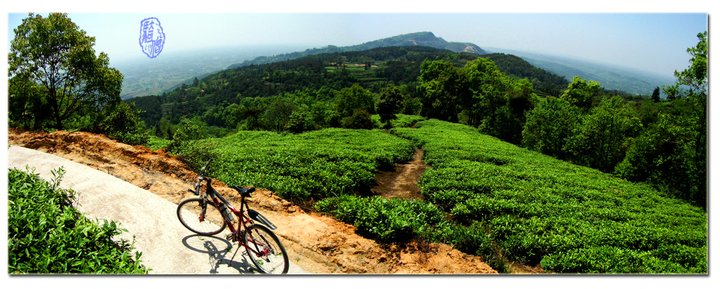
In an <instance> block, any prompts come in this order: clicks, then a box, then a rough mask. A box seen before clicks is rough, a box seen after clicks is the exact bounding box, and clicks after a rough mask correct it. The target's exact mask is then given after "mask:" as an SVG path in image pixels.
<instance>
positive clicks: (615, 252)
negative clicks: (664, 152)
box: [193, 120, 708, 274]
mask: <svg viewBox="0 0 720 289" xmlns="http://www.w3.org/2000/svg"><path fill="white" fill-rule="evenodd" d="M416 122H417V120H413V121H411V122H408V123H407V124H405V125H410V124H412V125H414V126H415V128H407V127H399V126H398V127H396V128H395V129H393V130H392V131H391V132H392V134H390V133H387V132H386V131H383V130H349V129H336V128H333V129H323V130H319V131H312V132H307V133H302V134H278V133H273V132H257V131H240V132H238V133H236V134H234V135H231V136H228V137H225V138H219V139H206V140H201V141H197V142H195V143H194V144H193V146H194V147H196V148H202V149H204V150H207V151H208V153H209V155H213V156H214V157H215V158H216V160H215V161H214V162H213V167H212V175H214V176H215V177H217V178H219V179H221V180H223V181H224V182H226V183H229V184H231V185H253V186H257V187H264V188H268V189H270V190H273V191H275V192H277V193H278V194H280V195H281V196H283V197H285V198H287V199H290V200H292V201H294V202H298V203H305V204H313V203H314V204H315V208H316V209H318V210H319V211H321V212H326V213H329V214H332V215H334V216H335V217H337V218H338V219H340V220H343V221H345V222H348V223H351V224H354V225H355V226H356V227H357V228H358V233H359V234H361V235H364V236H367V237H370V238H374V239H377V240H379V241H382V242H404V241H407V240H410V239H413V238H422V239H426V240H429V241H433V242H443V243H447V244H450V245H453V246H454V247H455V248H457V249H459V250H461V251H464V252H467V253H470V254H475V255H479V256H483V257H485V259H486V262H488V263H490V265H491V266H493V267H495V268H496V269H498V270H501V271H502V270H503V266H505V264H507V262H508V261H514V262H519V263H522V264H527V265H530V266H536V265H540V266H541V267H542V268H543V269H544V270H546V271H548V272H559V273H578V272H580V273H693V274H697V273H707V262H708V246H707V244H708V243H707V240H708V238H707V232H708V225H707V213H706V212H705V211H704V210H703V209H702V208H700V207H697V206H693V205H690V204H688V203H686V202H684V201H680V200H677V199H674V198H670V197H667V196H665V195H664V194H663V193H662V192H658V191H657V190H655V189H653V188H651V187H650V186H649V185H644V184H636V183H631V182H628V181H624V180H622V179H619V178H615V177H613V176H612V175H609V174H605V173H602V172H600V171H597V170H594V169H590V168H587V167H582V166H577V165H573V164H571V163H568V162H564V161H560V160H557V159H554V158H552V157H548V156H545V155H543V154H540V153H537V152H533V151H529V150H526V149H523V148H520V147H517V146H515V145H512V144H509V143H506V142H503V141H500V140H498V139H496V138H493V137H490V136H487V135H483V134H481V133H479V132H478V131H477V130H476V129H474V128H472V127H468V126H464V125H460V124H453V123H449V122H444V121H438V120H427V121H420V122H417V123H416ZM416 147H421V148H422V149H424V150H425V162H426V163H427V164H428V165H429V167H428V169H427V170H426V171H425V172H424V174H423V176H422V177H421V179H420V182H419V186H420V188H421V192H422V194H423V195H424V196H425V200H424V201H422V200H385V199H382V198H379V197H362V193H367V192H368V190H367V188H369V187H370V186H372V185H373V184H374V175H375V173H376V172H377V171H379V170H382V169H388V168H390V167H391V165H392V164H394V163H397V162H402V161H407V160H409V159H410V158H411V155H412V153H413V151H414V149H415V148H416ZM358 193H361V194H360V195H358Z"/></svg>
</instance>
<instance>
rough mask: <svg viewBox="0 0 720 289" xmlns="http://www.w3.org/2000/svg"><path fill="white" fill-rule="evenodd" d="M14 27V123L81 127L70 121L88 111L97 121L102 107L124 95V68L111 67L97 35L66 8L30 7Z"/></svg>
mask: <svg viewBox="0 0 720 289" xmlns="http://www.w3.org/2000/svg"><path fill="white" fill-rule="evenodd" d="M14 32H15V38H14V39H13V40H12V41H11V44H10V53H9V54H8V56H9V59H8V61H9V65H10V67H9V68H10V69H9V77H10V79H15V80H11V81H10V85H11V87H10V91H11V93H12V95H11V97H10V98H11V102H12V103H14V104H15V105H18V106H17V107H18V108H17V109H13V110H11V114H10V119H11V120H13V121H12V123H14V124H27V125H32V126H33V127H34V128H44V127H46V126H47V127H52V128H55V129H64V128H77V126H75V127H68V124H67V123H66V121H68V120H70V119H72V118H74V117H78V116H89V117H92V118H93V120H92V121H93V122H96V123H97V122H99V120H100V117H101V116H102V115H99V114H98V112H100V111H102V110H103V109H104V108H105V107H107V106H112V105H113V104H114V103H115V102H117V101H120V86H121V84H122V79H123V76H122V74H120V72H119V71H118V70H117V69H114V68H111V67H109V59H108V56H107V54H105V53H100V54H99V55H97V56H96V54H95V50H94V49H93V48H92V47H93V45H94V44H95V38H94V37H91V36H88V35H87V34H86V33H85V31H83V30H81V29H80V28H79V27H78V26H77V25H76V24H75V23H73V22H72V20H70V18H69V17H68V16H67V14H61V13H50V14H49V15H48V16H47V18H45V17H43V16H41V15H37V14H33V13H30V14H29V15H28V17H27V18H25V19H23V22H22V23H21V24H20V25H19V26H18V27H17V28H15V30H14ZM16 78H17V79H16ZM41 112H42V113H43V114H41Z"/></svg>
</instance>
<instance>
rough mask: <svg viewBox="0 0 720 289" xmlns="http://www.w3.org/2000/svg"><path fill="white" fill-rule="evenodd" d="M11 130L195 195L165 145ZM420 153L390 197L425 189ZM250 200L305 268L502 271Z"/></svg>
mask: <svg viewBox="0 0 720 289" xmlns="http://www.w3.org/2000/svg"><path fill="white" fill-rule="evenodd" d="M8 138H9V143H10V144H14V145H20V146H24V147H27V148H31V149H36V150H39V151H44V152H48V153H52V154H55V155H58V156H62V157H64V158H67V159H70V160H73V161H75V162H78V163H82V164H85V165H88V166H90V167H94V168H96V169H98V170H101V171H103V172H107V173H109V174H111V175H114V176H116V177H118V178H120V179H123V180H125V181H127V182H130V183H132V184H134V185H136V186H138V187H141V188H144V189H146V190H149V191H151V192H153V193H155V194H157V195H159V196H161V197H163V198H165V199H167V200H169V201H171V202H173V203H179V202H180V201H181V200H183V199H185V198H187V197H190V196H193V195H192V194H191V193H189V192H187V189H189V188H192V184H193V182H194V180H195V179H196V178H197V175H196V174H195V173H194V172H193V171H192V170H190V169H189V168H188V166H187V165H185V164H184V163H183V162H182V161H181V160H179V159H178V158H175V157H173V156H171V155H168V154H167V153H165V152H163V151H152V150H150V149H148V148H145V147H143V146H131V145H127V144H122V143H118V142H116V141H113V140H111V139H108V138H107V137H105V136H103V135H97V134H91V133H86V132H65V131H57V132H53V133H44V132H39V133H38V132H22V131H18V130H14V129H10V130H9V131H8ZM418 154H419V156H418ZM416 157H417V159H418V160H419V163H415V158H414V160H413V162H411V163H409V164H405V166H404V167H403V165H399V166H398V168H400V171H403V170H406V169H407V171H409V172H410V173H399V175H398V176H394V177H393V176H391V175H389V176H387V179H388V180H390V179H393V178H394V180H395V184H393V185H392V186H393V187H397V188H399V189H398V190H395V191H396V192H401V193H390V195H389V197H410V198H417V197H421V196H420V195H419V194H418V192H419V190H418V189H417V185H416V181H417V178H418V177H419V176H420V174H422V169H424V166H423V165H422V152H421V151H420V152H416ZM396 171H398V169H397V168H396ZM382 178H383V177H380V179H381V180H382ZM398 178H399V180H398ZM413 178H414V180H413ZM390 183H392V181H391V182H390ZM410 183H412V184H413V185H414V186H415V187H414V188H413V187H412V186H411V185H410ZM213 186H214V187H215V188H216V189H217V190H218V191H219V192H220V193H221V194H223V195H224V196H226V197H227V199H228V200H229V201H231V202H232V203H233V205H235V206H237V205H238V204H239V197H237V196H236V194H237V193H236V192H235V191H234V190H232V189H230V188H228V187H227V186H226V185H225V184H223V183H222V182H220V181H216V182H214V183H213ZM381 186H382V185H381ZM248 202H249V204H250V206H251V207H252V208H255V209H258V210H259V211H260V212H261V213H262V214H263V215H265V216H267V217H268V218H269V219H270V220H272V221H273V223H275V224H276V225H277V226H278V229H277V230H276V231H275V232H276V233H277V234H278V235H279V236H280V237H281V238H282V239H283V240H282V241H283V244H284V245H285V247H286V248H287V250H288V253H289V254H290V258H291V260H292V261H293V262H295V263H296V264H298V265H299V266H300V267H302V268H303V269H304V270H306V271H308V272H315V273H379V274H387V273H400V274H427V273H440V274H484V273H497V272H496V271H495V270H494V269H493V268H491V267H490V266H488V265H487V264H485V263H484V262H483V260H482V258H481V257H478V256H472V255H467V254H464V253H462V252H460V251H458V250H455V249H453V248H452V247H451V246H448V245H445V244H436V243H429V244H427V243H417V242H412V243H409V244H403V245H388V244H379V243H377V242H375V241H373V240H370V239H367V238H364V237H362V236H359V235H357V234H355V227H353V226H352V225H348V224H345V223H343V222H340V221H337V220H335V219H333V218H331V217H328V216H324V215H320V214H317V213H314V212H305V211H304V210H302V209H301V208H300V207H298V206H296V205H293V204H292V203H290V202H288V201H286V200H284V199H282V198H280V197H278V196H277V195H275V194H273V193H272V192H270V191H268V190H264V189H258V190H257V191H256V193H254V194H253V196H252V198H251V199H249V200H248Z"/></svg>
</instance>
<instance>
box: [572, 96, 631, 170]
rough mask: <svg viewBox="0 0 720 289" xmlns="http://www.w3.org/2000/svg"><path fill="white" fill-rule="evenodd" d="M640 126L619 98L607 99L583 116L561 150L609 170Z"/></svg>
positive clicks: (621, 155) (596, 166) (615, 163)
mask: <svg viewBox="0 0 720 289" xmlns="http://www.w3.org/2000/svg"><path fill="white" fill-rule="evenodd" d="M641 129H642V124H641V122H640V119H639V118H638V117H636V116H635V112H634V111H633V110H632V109H631V108H630V107H628V106H627V104H626V103H625V101H624V100H623V99H622V97H619V96H615V97H613V98H607V99H604V100H603V101H602V102H600V104H599V105H598V106H597V107H594V108H593V109H592V110H591V111H590V113H589V114H588V115H585V116H583V118H582V121H581V123H580V125H579V126H577V127H576V128H575V130H574V131H573V135H572V136H571V137H570V138H569V139H568V141H567V142H566V143H565V146H564V148H563V149H564V150H565V151H566V152H567V153H568V154H569V155H570V156H571V158H572V160H573V162H575V163H578V164H581V165H584V166H589V167H593V168H596V169H599V170H601V171H604V172H612V171H613V169H614V168H615V165H617V164H618V163H619V162H620V161H622V160H623V158H624V157H625V152H626V151H627V149H628V147H629V146H630V143H631V141H632V138H633V137H635V136H637V134H638V133H639V132H640V130H641Z"/></svg>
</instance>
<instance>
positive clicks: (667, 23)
mask: <svg viewBox="0 0 720 289" xmlns="http://www.w3.org/2000/svg"><path fill="white" fill-rule="evenodd" d="M8 16H9V19H8V20H9V23H8V24H9V25H8V38H9V39H8V43H9V41H10V40H11V39H12V37H14V33H13V31H12V30H13V29H14V28H15V27H17V25H19V24H20V23H21V21H22V18H24V17H26V16H27V14H9V15H8ZM70 17H71V18H72V20H73V21H74V22H75V23H77V24H78V25H79V26H80V27H81V28H82V29H84V30H85V31H86V32H87V33H88V34H89V35H91V36H94V37H96V46H95V49H96V51H104V52H106V53H108V54H109V55H110V58H111V60H112V61H113V62H116V61H119V60H122V59H127V58H138V57H143V56H144V55H143V54H142V52H141V50H140V46H139V44H138V37H139V30H140V21H141V20H142V19H144V18H147V17H157V18H158V19H159V20H160V22H161V23H162V26H163V28H164V30H165V33H166V37H167V39H166V42H165V48H164V51H163V53H170V52H174V51H183V50H195V49H201V48H209V47H225V46H248V45H268V44H270V45H283V44H285V45H293V46H297V45H302V46H303V47H306V48H313V47H322V46H326V45H338V46H344V45H353V44H359V43H362V42H367V41H371V40H375V39H379V38H384V37H389V36H394V35H398V34H403V33H411V32H418V31H431V32H433V33H435V35H436V36H438V37H442V38H444V39H445V40H447V41H459V42H472V43H475V44H477V45H478V46H480V47H483V48H487V47H494V48H503V49H512V50H520V51H527V52H536V53H543V54H551V55H556V56H566V57H571V58H578V59H584V60H592V61H595V62H600V63H608V64H615V65H620V66H624V67H629V68H635V69H638V70H643V71H648V72H653V73H656V74H661V75H665V76H670V75H672V72H673V71H674V70H676V69H677V70H681V69H684V68H685V67H687V65H688V59H689V56H688V54H687V52H686V49H687V48H688V47H690V46H693V45H694V44H696V43H697V37H696V35H697V33H699V32H701V31H705V30H707V25H708V24H707V14H672V13H665V14H650V13H643V14H629V13H615V14H588V13H565V14H498V13H493V14H428V13H424V14H389V13H374V14H338V13H335V14H161V13H155V14H152V13H150V14H129V13H125V14H108V13H104V14H103V13H86V14H70ZM159 57H162V54H161V55H160V56H159Z"/></svg>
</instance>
